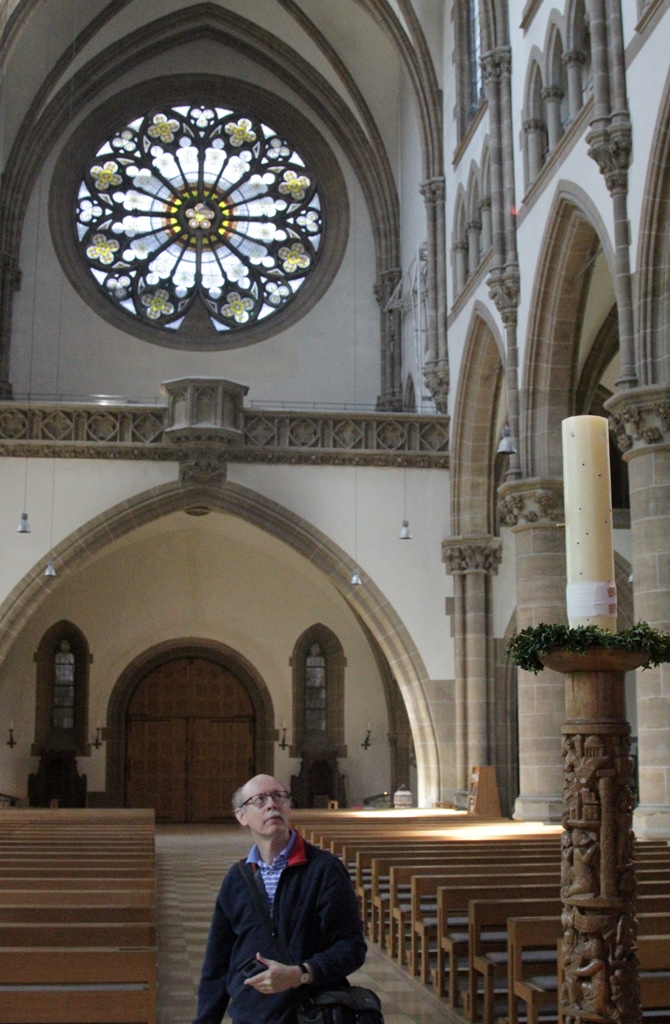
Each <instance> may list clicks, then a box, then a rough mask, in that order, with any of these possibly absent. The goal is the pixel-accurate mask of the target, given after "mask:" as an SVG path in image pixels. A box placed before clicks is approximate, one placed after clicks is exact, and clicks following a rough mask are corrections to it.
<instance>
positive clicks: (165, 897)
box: [156, 825, 463, 1024]
mask: <svg viewBox="0 0 670 1024" xmlns="http://www.w3.org/2000/svg"><path fill="white" fill-rule="evenodd" d="M248 848H249V841H248V837H247V835H246V833H244V832H242V831H241V830H240V829H239V828H237V827H236V826H232V825H231V826H228V827H226V826H194V825H189V826H187V825H185V826H167V825H164V826H159V827H158V829H157V837H156V851H157V865H158V985H159V987H158V1024H190V1021H191V1020H192V1019H193V1015H194V1013H195V992H196V987H197V984H198V977H199V974H200V967H201V964H202V955H203V950H204V946H205V941H206V938H207V931H208V928H209V920H210V916H211V912H212V907H213V905H214V899H215V898H216V893H217V892H218V889H219V886H220V884H221V878H222V876H223V874H224V873H225V871H226V870H227V869H228V867H229V866H230V865H231V864H232V863H234V861H236V860H239V858H240V857H242V856H244V855H245V854H246V853H247V851H248ZM351 980H352V981H353V982H356V983H358V984H359V985H365V986H367V987H369V988H373V989H375V991H376V992H378V993H379V995H380V997H381V999H382V1002H383V1005H384V1017H385V1021H386V1024H444V1022H445V1021H446V1022H454V1024H463V1018H462V1017H459V1016H457V1015H455V1014H453V1013H451V1012H450V1011H449V1009H448V1008H447V1006H446V1005H445V1004H444V1002H443V1001H441V1000H439V999H436V998H435V997H434V996H433V995H432V993H431V992H429V991H428V989H425V988H424V987H423V986H422V985H421V984H420V983H419V982H417V981H415V980H414V979H413V978H410V977H409V976H408V975H407V974H406V973H405V972H404V971H402V970H401V969H400V968H398V967H396V966H395V964H393V963H392V962H391V961H390V960H389V959H388V957H386V956H384V955H383V954H382V953H380V952H379V950H378V949H377V947H375V946H372V945H370V946H369V947H368V958H367V961H366V963H365V966H364V967H363V968H361V970H360V971H357V972H356V974H354V975H352V976H351ZM227 1019H228V1018H226V1020H227Z"/></svg>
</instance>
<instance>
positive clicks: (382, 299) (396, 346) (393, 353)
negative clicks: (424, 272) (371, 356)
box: [374, 267, 402, 412]
mask: <svg viewBox="0 0 670 1024" xmlns="http://www.w3.org/2000/svg"><path fill="white" fill-rule="evenodd" d="M401 276H402V275H401V271H400V268H398V267H393V268H392V269H391V270H385V271H383V273H381V274H380V275H379V279H378V280H377V282H376V284H375V289H374V291H375V298H376V299H377V302H378V303H379V306H380V313H381V330H382V393H381V395H380V396H379V398H378V399H377V407H378V408H379V409H383V410H384V411H395V412H401V411H402V380H401V372H402V371H401V359H402V344H401V335H402V318H401V315H400V309H399V308H398V307H397V306H395V305H391V306H389V300H390V298H391V296H392V295H393V292H394V291H395V289H396V288H397V287H398V285H399V283H400V278H401Z"/></svg>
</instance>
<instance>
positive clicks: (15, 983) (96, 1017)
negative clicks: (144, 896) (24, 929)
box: [0, 946, 156, 1024]
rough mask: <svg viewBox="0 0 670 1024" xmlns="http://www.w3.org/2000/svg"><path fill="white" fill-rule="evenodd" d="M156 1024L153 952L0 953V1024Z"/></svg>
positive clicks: (13, 950) (72, 950)
mask: <svg viewBox="0 0 670 1024" xmlns="http://www.w3.org/2000/svg"><path fill="white" fill-rule="evenodd" d="M108 1021H114V1024H156V951H155V949H154V948H153V947H150V948H149V949H123V950H121V949H115V948H102V949H100V948H94V947H90V946H89V947H83V948H78V947H72V948H65V947H64V948H59V949H48V948H45V947H42V946H39V947H21V948H12V947H4V948H0V1024H106V1022H108Z"/></svg>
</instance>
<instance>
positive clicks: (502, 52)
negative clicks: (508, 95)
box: [480, 46, 512, 82]
mask: <svg viewBox="0 0 670 1024" xmlns="http://www.w3.org/2000/svg"><path fill="white" fill-rule="evenodd" d="M480 64H481V68H482V74H483V76H484V81H485V82H499V81H501V79H503V78H509V77H510V75H511V74H512V51H511V50H510V48H509V47H506V46H505V47H502V46H501V47H498V49H496V50H490V51H489V52H488V53H485V54H483V56H482V57H481V59H480Z"/></svg>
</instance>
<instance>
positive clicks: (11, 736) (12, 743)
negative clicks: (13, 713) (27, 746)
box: [7, 723, 16, 749]
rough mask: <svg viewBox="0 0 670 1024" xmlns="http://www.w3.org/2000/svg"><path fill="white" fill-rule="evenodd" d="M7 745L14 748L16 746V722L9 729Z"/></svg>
mask: <svg viewBox="0 0 670 1024" xmlns="http://www.w3.org/2000/svg"><path fill="white" fill-rule="evenodd" d="M7 746H8V747H10V748H11V749H13V748H14V747H15V746H16V740H15V739H14V724H13V723H12V724H11V725H10V727H9V729H8V730H7Z"/></svg>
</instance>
